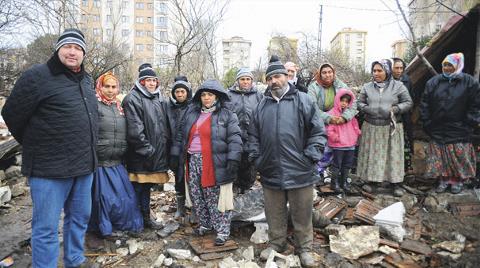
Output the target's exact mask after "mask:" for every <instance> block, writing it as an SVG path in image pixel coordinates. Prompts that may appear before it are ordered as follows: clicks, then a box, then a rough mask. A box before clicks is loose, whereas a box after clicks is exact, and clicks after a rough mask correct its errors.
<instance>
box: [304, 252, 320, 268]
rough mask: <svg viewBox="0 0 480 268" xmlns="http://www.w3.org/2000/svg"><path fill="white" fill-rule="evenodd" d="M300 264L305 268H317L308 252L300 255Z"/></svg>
mask: <svg viewBox="0 0 480 268" xmlns="http://www.w3.org/2000/svg"><path fill="white" fill-rule="evenodd" d="M300 262H301V263H302V267H306V268H314V267H318V265H317V264H316V263H315V259H314V258H313V255H312V253H311V252H308V251H305V252H302V253H300Z"/></svg>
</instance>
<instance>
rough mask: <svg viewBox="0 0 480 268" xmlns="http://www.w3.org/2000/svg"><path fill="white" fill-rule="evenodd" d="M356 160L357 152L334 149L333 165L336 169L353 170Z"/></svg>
mask: <svg viewBox="0 0 480 268" xmlns="http://www.w3.org/2000/svg"><path fill="white" fill-rule="evenodd" d="M354 160H355V150H337V149H333V161H332V165H333V167H334V168H335V169H337V170H340V169H345V168H348V169H351V168H353V164H354Z"/></svg>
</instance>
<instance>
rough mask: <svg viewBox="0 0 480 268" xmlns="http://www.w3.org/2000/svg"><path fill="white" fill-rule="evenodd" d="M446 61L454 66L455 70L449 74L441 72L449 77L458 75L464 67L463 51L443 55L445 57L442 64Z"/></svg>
mask: <svg viewBox="0 0 480 268" xmlns="http://www.w3.org/2000/svg"><path fill="white" fill-rule="evenodd" d="M446 62H448V63H450V64H452V65H453V67H455V72H453V73H451V74H446V73H443V75H445V76H446V77H451V76H452V75H458V74H460V73H462V70H463V67H464V56H463V53H461V52H460V53H453V54H450V55H448V56H446V57H445V59H444V60H443V61H442V66H443V64H445V63H446Z"/></svg>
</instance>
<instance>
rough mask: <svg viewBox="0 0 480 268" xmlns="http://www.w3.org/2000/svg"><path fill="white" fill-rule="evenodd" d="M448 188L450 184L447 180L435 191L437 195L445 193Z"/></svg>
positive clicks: (442, 181) (441, 182)
mask: <svg viewBox="0 0 480 268" xmlns="http://www.w3.org/2000/svg"><path fill="white" fill-rule="evenodd" d="M447 188H448V182H447V181H445V180H441V181H440V183H439V184H438V186H437V189H435V192H436V193H443V192H445V191H446V190H447Z"/></svg>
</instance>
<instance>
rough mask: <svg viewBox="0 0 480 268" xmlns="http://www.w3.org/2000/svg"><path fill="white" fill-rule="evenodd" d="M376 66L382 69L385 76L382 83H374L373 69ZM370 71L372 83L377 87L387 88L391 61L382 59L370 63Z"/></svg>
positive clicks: (390, 72) (390, 77)
mask: <svg viewBox="0 0 480 268" xmlns="http://www.w3.org/2000/svg"><path fill="white" fill-rule="evenodd" d="M377 64H378V65H380V66H381V67H382V69H383V71H384V72H385V74H386V77H385V80H384V81H382V82H377V81H375V79H373V67H374V66H375V65H377ZM370 71H371V73H372V80H373V83H374V84H375V85H376V86H377V87H380V88H386V87H388V84H389V83H390V79H392V61H390V60H389V59H382V60H378V61H374V62H372V68H371V70H370Z"/></svg>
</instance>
